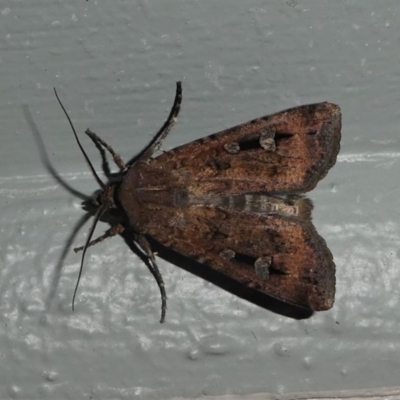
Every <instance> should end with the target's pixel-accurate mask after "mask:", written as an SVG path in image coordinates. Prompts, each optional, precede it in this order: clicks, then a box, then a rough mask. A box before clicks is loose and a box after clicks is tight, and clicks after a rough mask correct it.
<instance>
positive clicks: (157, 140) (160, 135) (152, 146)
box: [128, 81, 182, 166]
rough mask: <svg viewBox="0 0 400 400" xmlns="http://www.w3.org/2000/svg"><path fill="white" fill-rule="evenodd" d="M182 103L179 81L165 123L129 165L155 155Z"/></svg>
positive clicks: (173, 122)
mask: <svg viewBox="0 0 400 400" xmlns="http://www.w3.org/2000/svg"><path fill="white" fill-rule="evenodd" d="M181 104H182V82H180V81H178V82H176V92H175V100H174V104H173V105H172V108H171V111H170V113H169V116H168V118H167V120H166V121H165V122H164V125H163V126H162V127H161V129H160V130H159V131H158V132H157V134H156V135H155V136H154V138H153V139H152V140H151V141H150V143H149V144H148V145H147V146H146V147H145V148H144V149H143V151H142V152H141V153H140V154H139V155H138V156H137V157H135V158H133V159H132V160H130V161H129V162H128V166H132V165H133V164H134V163H135V162H136V161H138V160H141V161H144V160H147V159H148V158H150V157H151V156H152V155H153V153H154V152H155V151H157V150H158V148H159V147H160V145H161V142H162V141H163V139H164V138H165V137H166V136H167V135H168V133H169V131H170V130H171V129H172V127H173V126H174V125H175V122H176V121H177V118H178V114H179V111H180V109H181Z"/></svg>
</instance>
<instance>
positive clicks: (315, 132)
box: [307, 129, 318, 136]
mask: <svg viewBox="0 0 400 400" xmlns="http://www.w3.org/2000/svg"><path fill="white" fill-rule="evenodd" d="M317 133H318V131H317V130H315V129H310V130H309V131H308V132H307V135H310V136H314V135H316V134H317Z"/></svg>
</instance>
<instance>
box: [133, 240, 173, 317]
mask: <svg viewBox="0 0 400 400" xmlns="http://www.w3.org/2000/svg"><path fill="white" fill-rule="evenodd" d="M135 240H136V242H137V243H138V244H139V246H140V247H141V249H142V250H143V252H144V254H145V255H146V256H147V257H148V260H149V263H150V266H151V269H150V270H151V272H152V274H153V276H154V278H155V280H156V282H157V285H158V287H159V289H160V292H161V319H160V323H161V324H162V323H163V322H164V321H165V314H166V311H167V293H166V291H165V285H164V280H163V277H162V275H161V272H160V270H159V269H158V266H157V263H156V259H155V257H154V253H153V251H152V250H151V247H150V243H149V242H148V241H147V239H146V238H145V237H144V236H143V235H140V234H136V235H135Z"/></svg>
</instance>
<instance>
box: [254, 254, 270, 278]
mask: <svg viewBox="0 0 400 400" xmlns="http://www.w3.org/2000/svg"><path fill="white" fill-rule="evenodd" d="M271 263H272V258H271V257H259V258H257V260H256V261H255V263H254V269H255V271H256V275H257V276H258V277H260V278H262V279H268V277H269V267H270V266H271Z"/></svg>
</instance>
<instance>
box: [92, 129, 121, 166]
mask: <svg viewBox="0 0 400 400" xmlns="http://www.w3.org/2000/svg"><path fill="white" fill-rule="evenodd" d="M85 133H86V135H88V136H89V137H90V139H92V141H93V142H94V144H95V145H96V147H97V148H98V149H99V146H100V145H102V146H103V147H104V148H105V149H106V150H108V152H109V153H110V154H111V155H112V158H113V160H114V162H115V164H116V165H117V167H118V168H119V169H120V171H124V170H125V169H126V165H125V163H124V161H123V160H122V158H121V156H120V155H119V154H117V153H116V152H115V151H114V150H113V148H112V147H111V146H110V145H109V144H107V143H106V142H105V141H104V140H103V139H101V138H99V137H98V136H97V135H96V134H95V133H94V132H92V131H91V130H90V129H86V131H85ZM100 152H101V151H100ZM101 153H102V152H101Z"/></svg>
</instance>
